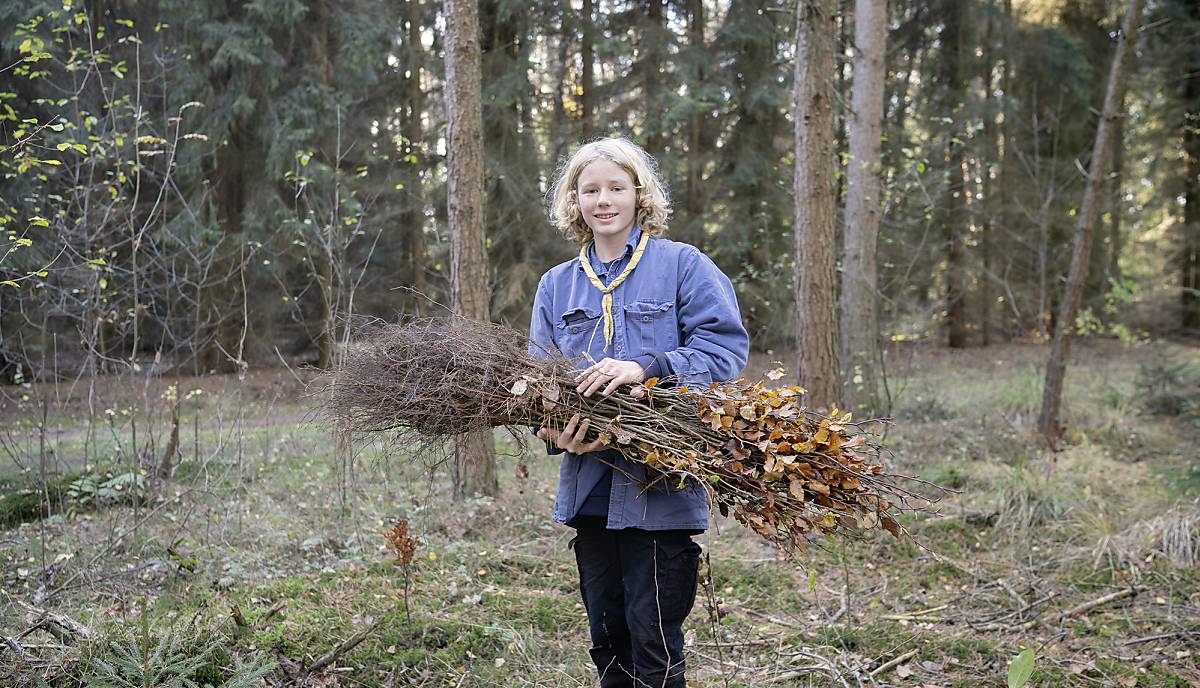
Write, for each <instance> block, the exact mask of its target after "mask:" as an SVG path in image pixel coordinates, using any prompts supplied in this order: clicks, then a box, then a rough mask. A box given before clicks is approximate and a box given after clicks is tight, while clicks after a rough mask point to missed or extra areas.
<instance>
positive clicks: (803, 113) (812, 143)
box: [793, 0, 838, 408]
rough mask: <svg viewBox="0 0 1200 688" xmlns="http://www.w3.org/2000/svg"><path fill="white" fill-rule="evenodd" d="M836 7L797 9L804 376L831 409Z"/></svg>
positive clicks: (806, 1) (798, 263)
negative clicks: (833, 80)
mask: <svg viewBox="0 0 1200 688" xmlns="http://www.w3.org/2000/svg"><path fill="white" fill-rule="evenodd" d="M833 8H834V2H833V0H800V4H799V7H798V8H797V11H796V71H795V83H794V92H793V107H794V109H795V127H796V174H795V182H794V184H795V185H794V192H795V204H796V218H795V227H794V231H795V275H794V277H795V291H796V349H797V354H796V374H797V377H798V378H799V381H800V384H801V385H802V386H804V387H806V388H807V389H808V399H809V405H810V406H812V407H814V408H821V407H824V408H829V407H831V406H832V405H834V404H835V403H836V402H837V393H838V389H837V387H838V385H837V353H836V349H837V345H836V342H837V313H836V310H837V306H836V298H835V295H834V293H835V288H836V287H835V282H834V269H833V268H834V265H833V263H834V202H835V198H836V196H835V194H836V189H835V188H834V172H835V165H834V158H833V155H834V150H833V140H834V131H833V128H834V118H833V91H832V85H831V83H830V79H831V75H832V74H833V69H834V59H833V51H834V41H835V39H836V37H837V24H836V22H835V20H834V13H833Z"/></svg>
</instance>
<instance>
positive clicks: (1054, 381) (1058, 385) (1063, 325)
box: [1038, 0, 1144, 446]
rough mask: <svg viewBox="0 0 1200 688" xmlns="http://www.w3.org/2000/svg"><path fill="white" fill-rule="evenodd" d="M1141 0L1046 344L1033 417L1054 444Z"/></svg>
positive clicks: (1121, 47)
mask: <svg viewBox="0 0 1200 688" xmlns="http://www.w3.org/2000/svg"><path fill="white" fill-rule="evenodd" d="M1143 2H1144V0H1130V1H1129V8H1128V10H1127V11H1126V13H1125V21H1124V23H1123V25H1122V26H1121V35H1120V36H1119V37H1118V39H1117V50H1116V54H1115V55H1114V56H1113V61H1112V68H1111V69H1110V70H1109V73H1108V89H1107V92H1106V93H1105V95H1104V109H1103V111H1102V113H1101V116H1100V126H1099V127H1098V128H1097V130H1096V142H1095V144H1094V145H1093V146H1092V158H1091V161H1090V164H1089V165H1088V178H1087V185H1086V186H1085V187H1084V191H1083V203H1082V204H1081V207H1080V212H1079V216H1078V218H1077V220H1076V223H1075V245H1074V248H1073V250H1072V251H1071V269H1070V272H1069V273H1068V274H1067V284H1066V289H1065V292H1064V294H1063V298H1062V300H1061V302H1060V303H1059V313H1058V318H1057V320H1056V323H1055V326H1054V339H1053V341H1052V342H1051V344H1050V358H1049V359H1048V360H1047V361H1046V382H1045V386H1044V387H1043V390H1042V409H1041V413H1040V414H1039V416H1038V429H1039V430H1040V431H1041V433H1042V434H1043V435H1044V436H1045V437H1046V439H1047V441H1048V442H1050V444H1051V446H1054V445H1056V444H1057V440H1058V437H1059V436H1060V435H1061V432H1062V428H1061V427H1060V425H1059V416H1060V412H1061V407H1062V390H1063V379H1064V378H1065V376H1066V368H1067V357H1068V356H1069V355H1070V348H1071V328H1072V326H1073V325H1074V323H1075V315H1076V312H1077V311H1078V309H1079V300H1080V298H1081V297H1082V295H1083V285H1084V282H1085V281H1086V279H1087V268H1088V258H1089V257H1090V255H1091V243H1092V230H1093V228H1094V227H1095V224H1096V215H1097V214H1098V210H1099V200H1098V199H1099V191H1100V190H1101V189H1102V188H1103V187H1104V177H1105V175H1106V174H1107V172H1108V154H1109V152H1110V151H1111V150H1112V146H1111V145H1110V142H1111V139H1112V132H1113V128H1114V124H1115V122H1116V121H1117V119H1118V118H1120V117H1122V116H1123V114H1124V109H1125V106H1124V101H1125V81H1126V78H1127V76H1128V75H1129V66H1130V63H1132V62H1133V53H1134V50H1135V48H1136V39H1137V30H1138V26H1139V25H1140V23H1141V17H1142V4H1143Z"/></svg>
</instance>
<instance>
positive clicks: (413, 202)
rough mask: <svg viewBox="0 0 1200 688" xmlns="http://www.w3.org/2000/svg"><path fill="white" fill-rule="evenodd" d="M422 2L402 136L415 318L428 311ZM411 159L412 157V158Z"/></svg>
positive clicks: (414, 0) (416, 9)
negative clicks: (422, 80) (423, 148)
mask: <svg viewBox="0 0 1200 688" xmlns="http://www.w3.org/2000/svg"><path fill="white" fill-rule="evenodd" d="M421 61H422V48H421V1H420V0H408V65H409V75H408V78H407V79H405V101H406V102H405V104H404V109H403V114H402V122H401V132H400V133H401V134H402V135H403V136H404V138H405V139H407V140H408V145H407V147H406V149H407V155H406V156H405V159H404V161H403V164H404V165H406V168H405V169H406V173H405V174H404V193H405V195H406V197H407V198H406V199H405V203H404V212H403V214H402V215H401V221H400V226H401V227H402V228H403V230H402V231H403V232H404V238H405V242H404V244H405V246H404V272H405V274H406V276H407V277H408V279H409V283H410V285H411V286H412V289H413V292H414V293H413V294H412V295H411V298H409V299H406V300H407V301H408V302H409V303H410V304H411V310H412V313H413V314H414V315H420V314H421V313H423V312H424V310H425V297H424V294H425V196H424V193H423V189H422V188H421V168H422V159H421V141H422V140H423V139H422V137H423V133H422V131H421V112H422V108H423V100H424V99H423V98H422V95H421ZM409 156H411V157H409Z"/></svg>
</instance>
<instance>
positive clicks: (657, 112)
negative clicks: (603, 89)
mask: <svg viewBox="0 0 1200 688" xmlns="http://www.w3.org/2000/svg"><path fill="white" fill-rule="evenodd" d="M645 26H646V31H645V32H644V33H643V35H642V38H643V40H642V48H643V49H644V50H645V53H646V54H645V58H644V59H643V61H642V69H643V70H644V71H643V74H642V77H643V79H642V83H643V84H644V86H645V88H644V95H645V98H644V99H643V101H642V102H643V103H644V106H645V108H646V120H645V122H646V125H645V131H646V134H645V136H646V152H647V153H649V154H650V155H651V156H652V157H654V158H658V157H660V156H661V155H662V152H663V143H662V142H663V136H662V131H663V124H664V122H665V121H666V108H665V107H663V96H662V93H661V90H662V85H661V83H660V80H659V69H661V67H662V62H663V60H664V58H665V56H664V48H665V46H664V45H663V44H662V43H663V41H662V38H663V35H664V34H665V33H666V26H665V24H664V22H663V0H649V2H648V3H647V8H646V25H645Z"/></svg>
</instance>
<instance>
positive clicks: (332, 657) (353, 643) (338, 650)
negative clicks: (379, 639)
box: [301, 619, 382, 676]
mask: <svg viewBox="0 0 1200 688" xmlns="http://www.w3.org/2000/svg"><path fill="white" fill-rule="evenodd" d="M381 621H382V619H380V621H376V622H375V623H373V624H371V625H370V626H367V627H366V628H364V629H362V630H361V631H359V632H357V633H355V634H353V635H351V636H350V637H349V638H346V639H345V640H343V641H342V642H340V643H338V644H337V646H336V647H334V648H333V649H332V650H330V651H329V652H326V653H325V654H324V655H323V656H322V657H321V658H320V659H318V660H317V661H315V662H313V663H312V664H310V665H308V666H307V667H305V668H304V670H303V671H302V672H301V674H302V675H303V676H310V675H312V674H315V673H316V672H318V671H320V670H322V669H324V668H325V667H327V666H329V665H330V664H333V663H334V662H336V661H337V658H338V657H341V656H342V655H343V654H345V653H347V652H349V651H350V650H353V649H354V648H355V647H357V646H358V644H359V643H361V642H362V641H364V640H366V639H367V636H369V635H371V633H373V632H374V631H375V629H376V628H378V627H379V624H380V622H381Z"/></svg>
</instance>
